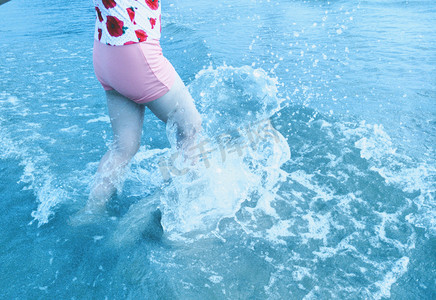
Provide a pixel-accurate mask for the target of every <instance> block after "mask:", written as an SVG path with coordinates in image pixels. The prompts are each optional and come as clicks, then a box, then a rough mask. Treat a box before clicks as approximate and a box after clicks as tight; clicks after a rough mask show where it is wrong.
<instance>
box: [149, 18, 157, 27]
mask: <svg viewBox="0 0 436 300" xmlns="http://www.w3.org/2000/svg"><path fill="white" fill-rule="evenodd" d="M150 25H151V29H154V25H156V18H150Z"/></svg>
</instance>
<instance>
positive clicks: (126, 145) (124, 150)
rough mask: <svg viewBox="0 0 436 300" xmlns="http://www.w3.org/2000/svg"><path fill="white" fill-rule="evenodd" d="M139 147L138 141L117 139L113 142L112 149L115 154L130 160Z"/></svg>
mask: <svg viewBox="0 0 436 300" xmlns="http://www.w3.org/2000/svg"><path fill="white" fill-rule="evenodd" d="M139 147H140V142H139V141H118V142H116V143H114V147H113V150H115V151H116V153H117V155H118V156H120V157H122V158H123V159H124V160H131V159H132V158H133V156H135V154H136V153H137V152H138V150H139Z"/></svg>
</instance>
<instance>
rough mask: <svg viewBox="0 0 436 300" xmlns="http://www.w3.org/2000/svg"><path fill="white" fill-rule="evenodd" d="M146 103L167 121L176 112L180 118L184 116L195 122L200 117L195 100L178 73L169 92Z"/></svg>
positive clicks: (160, 117)
mask: <svg viewBox="0 0 436 300" xmlns="http://www.w3.org/2000/svg"><path fill="white" fill-rule="evenodd" d="M146 105H147V107H148V108H149V109H150V110H151V111H152V112H153V113H154V114H155V115H156V116H157V117H158V118H159V119H161V120H162V121H164V122H165V123H166V122H167V120H168V118H169V117H170V116H171V115H174V114H177V117H178V118H184V119H185V120H191V121H193V122H196V121H198V120H199V119H200V115H199V113H198V111H197V109H196V107H195V104H194V100H193V99H192V96H191V94H190V93H189V91H188V88H187V87H186V86H185V84H184V83H183V81H182V79H181V78H180V76H179V75H178V74H177V75H176V78H175V80H174V83H173V85H172V87H171V89H170V90H169V92H168V93H166V94H165V95H163V96H162V97H160V98H158V99H156V100H154V101H151V102H149V103H147V104H146Z"/></svg>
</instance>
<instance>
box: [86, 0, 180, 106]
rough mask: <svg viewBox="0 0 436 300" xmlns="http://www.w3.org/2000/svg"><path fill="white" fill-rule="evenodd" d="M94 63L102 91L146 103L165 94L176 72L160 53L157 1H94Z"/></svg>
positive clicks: (158, 6)
mask: <svg viewBox="0 0 436 300" xmlns="http://www.w3.org/2000/svg"><path fill="white" fill-rule="evenodd" d="M94 5H95V11H96V14H97V18H96V25H95V36H94V50H93V63H94V71H95V74H96V77H97V79H98V80H99V81H100V83H101V85H102V86H103V88H104V89H105V90H112V89H114V90H116V91H117V92H119V93H120V94H122V95H123V96H125V97H127V98H129V99H131V100H133V101H135V102H137V103H147V102H150V101H153V100H155V99H157V98H159V97H161V96H163V95H164V94H166V93H167V92H168V91H169V90H170V88H171V86H172V84H173V83H174V79H175V77H176V75H177V73H176V71H175V70H174V68H173V66H172V65H171V63H170V62H169V61H168V60H167V59H166V58H165V57H164V56H163V54H162V48H161V47H160V43H159V39H160V35H161V17H160V14H161V8H160V1H159V0H94Z"/></svg>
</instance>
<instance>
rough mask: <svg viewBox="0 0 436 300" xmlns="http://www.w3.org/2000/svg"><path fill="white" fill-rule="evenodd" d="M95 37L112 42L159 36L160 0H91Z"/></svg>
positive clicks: (117, 43)
mask: <svg viewBox="0 0 436 300" xmlns="http://www.w3.org/2000/svg"><path fill="white" fill-rule="evenodd" d="M94 5H95V11H96V13H97V20H96V23H95V35H94V37H95V39H96V40H99V41H100V42H102V43H104V44H108V45H112V46H121V45H129V44H133V43H138V42H144V41H147V40H159V39H160V32H161V28H162V27H161V16H160V12H161V10H160V0H94Z"/></svg>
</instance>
